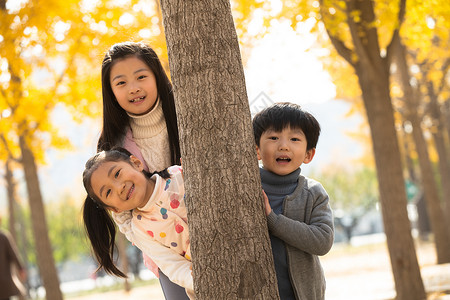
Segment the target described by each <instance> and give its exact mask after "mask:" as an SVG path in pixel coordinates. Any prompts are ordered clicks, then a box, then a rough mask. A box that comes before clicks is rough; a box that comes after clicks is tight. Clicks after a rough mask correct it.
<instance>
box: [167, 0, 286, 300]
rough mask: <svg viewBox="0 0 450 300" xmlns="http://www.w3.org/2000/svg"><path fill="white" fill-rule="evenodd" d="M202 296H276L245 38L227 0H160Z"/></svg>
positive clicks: (197, 290)
mask: <svg viewBox="0 0 450 300" xmlns="http://www.w3.org/2000/svg"><path fill="white" fill-rule="evenodd" d="M161 8H162V13H163V22H164V28H165V34H166V39H167V48H168V54H169V65H170V69H171V75H172V79H173V83H174V91H175V96H176V109H177V116H178V126H179V128H180V140H181V141H182V143H181V154H182V157H183V166H184V178H185V187H186V193H187V198H186V202H187V207H188V216H189V230H190V232H191V247H192V261H193V263H194V264H193V275H194V289H195V293H196V296H197V297H198V299H240V298H245V299H278V298H279V296H278V289H277V284H276V275H275V271H274V267H273V258H272V251H271V247H270V242H269V236H268V229H267V223H266V218H265V215H264V211H263V202H262V193H261V191H262V189H261V183H260V176H259V172H258V164H257V158H256V151H255V143H254V139H253V134H252V132H253V131H252V127H251V117H250V109H249V106H248V99H247V94H246V89H245V80H244V72H243V67H242V61H241V57H240V53H239V45H238V40H237V36H236V31H235V28H234V23H233V18H232V15H231V9H230V3H229V1H227V0H217V1H188V0H179V1H168V0H163V1H161Z"/></svg>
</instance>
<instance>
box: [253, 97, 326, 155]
mask: <svg viewBox="0 0 450 300" xmlns="http://www.w3.org/2000/svg"><path fill="white" fill-rule="evenodd" d="M286 127H290V128H292V129H296V128H299V129H301V130H302V131H303V133H304V134H305V136H306V141H307V146H306V149H307V150H311V149H313V148H316V145H317V141H318V140H319V135H320V124H319V122H318V121H317V120H316V118H314V116H313V115H312V114H310V113H309V112H307V111H305V110H303V109H302V108H301V106H300V105H297V104H294V103H290V102H280V103H274V104H272V105H271V106H269V107H266V108H265V109H263V110H262V111H260V112H259V113H257V114H256V115H255V116H254V117H253V134H254V136H255V143H256V145H257V146H258V147H259V143H260V140H261V135H262V134H263V133H264V132H265V131H267V130H273V131H275V132H280V131H282V130H283V129H284V128H286Z"/></svg>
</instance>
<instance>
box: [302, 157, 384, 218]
mask: <svg viewBox="0 0 450 300" xmlns="http://www.w3.org/2000/svg"><path fill="white" fill-rule="evenodd" d="M310 177H312V178H314V179H316V180H318V181H319V182H320V183H321V184H322V185H323V186H324V188H325V190H326V191H327V193H328V195H329V196H330V204H331V205H332V208H333V210H334V211H338V210H340V211H344V212H345V213H346V214H349V215H355V216H357V217H360V216H362V215H364V214H365V213H367V212H368V211H370V210H373V209H375V207H376V205H377V203H378V199H379V192H378V182H377V175H376V172H375V168H374V167H365V166H363V167H357V168H348V167H344V166H342V165H338V164H336V165H331V166H329V167H327V168H326V169H322V170H321V171H320V172H317V171H314V172H313V173H312V174H311V175H310Z"/></svg>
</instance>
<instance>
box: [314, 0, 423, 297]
mask: <svg viewBox="0 0 450 300" xmlns="http://www.w3.org/2000/svg"><path fill="white" fill-rule="evenodd" d="M323 3H324V1H323V0H322V1H321V12H322V15H323V16H324V18H325V17H329V18H332V16H330V14H329V12H328V11H326V6H324V4H323ZM405 3H406V1H405V0H401V1H400V10H399V24H401V20H402V19H403V15H404V12H405ZM345 4H346V13H347V24H348V26H349V30H350V34H351V39H352V44H353V46H354V49H349V48H347V47H346V44H345V43H344V41H343V40H341V39H340V38H339V37H337V36H335V35H333V33H332V32H334V31H332V30H330V28H327V32H328V35H329V37H330V40H331V42H332V43H333V45H334V47H335V48H336V50H337V52H338V53H339V54H340V55H341V56H342V57H343V58H344V59H346V60H347V62H349V63H350V64H351V65H352V66H353V67H354V69H355V72H356V75H357V76H358V81H359V85H360V87H361V91H362V97H363V101H364V106H365V109H366V113H367V118H368V121H369V126H370V131H371V136H372V144H373V151H374V156H375V164H376V168H377V177H378V185H379V192H380V202H381V208H382V214H383V223H384V230H385V233H386V238H387V244H388V249H389V256H390V260H391V266H392V271H393V275H394V280H395V286H396V291H397V299H398V300H415V299H417V300H423V299H426V294H425V288H424V286H423V282H422V278H421V276H420V269H419V264H418V262H417V256H416V251H415V248H414V241H413V239H412V236H411V224H410V221H409V219H408V214H407V210H406V204H407V202H406V191H405V182H404V179H403V170H402V165H401V157H400V150H399V145H398V139H397V132H396V130H395V122H394V111H393V108H392V103H391V98H390V94H389V67H390V54H391V53H390V52H391V50H390V49H389V47H388V49H387V51H386V57H384V58H382V57H381V56H380V52H381V51H380V46H379V43H378V33H377V28H376V27H375V26H373V24H374V22H375V13H374V7H373V1H372V0H348V1H345ZM355 12H358V18H355V17H354V16H355ZM326 21H327V20H324V22H325V26H327V24H329V23H327V22H326ZM398 30H399V29H398V28H397V29H396V30H395V31H394V34H393V37H392V38H393V39H395V38H399V36H398Z"/></svg>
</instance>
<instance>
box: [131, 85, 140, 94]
mask: <svg viewBox="0 0 450 300" xmlns="http://www.w3.org/2000/svg"><path fill="white" fill-rule="evenodd" d="M140 91H141V89H140V87H139V85H137V84H134V83H131V84H130V94H136V93H139V92H140Z"/></svg>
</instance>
